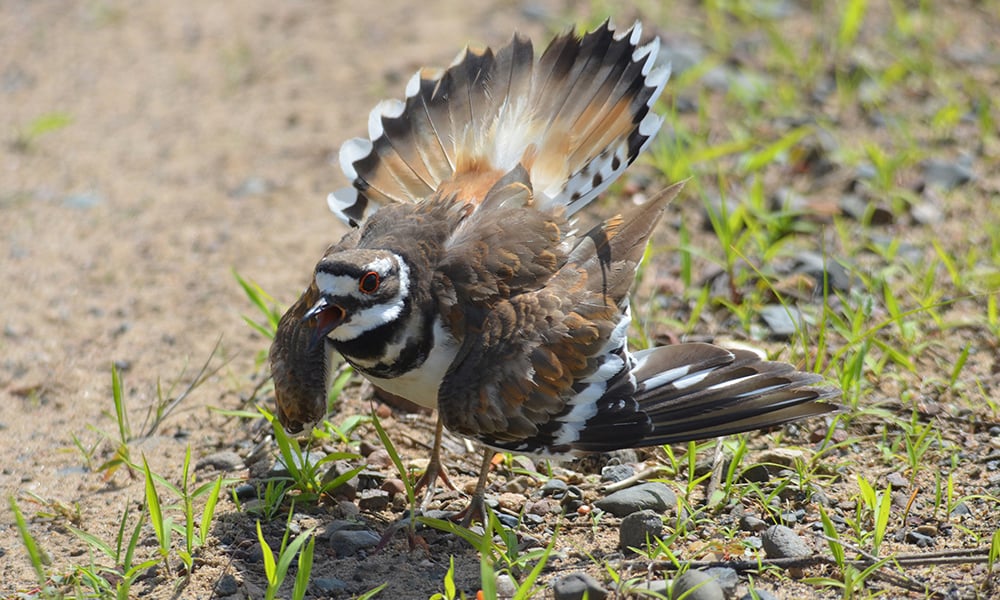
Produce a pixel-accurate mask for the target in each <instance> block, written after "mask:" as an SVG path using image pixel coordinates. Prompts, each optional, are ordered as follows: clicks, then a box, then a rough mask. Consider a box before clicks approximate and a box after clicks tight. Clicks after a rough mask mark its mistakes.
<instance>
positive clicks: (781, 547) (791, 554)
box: [761, 525, 812, 558]
mask: <svg viewBox="0 0 1000 600" xmlns="http://www.w3.org/2000/svg"><path fill="white" fill-rule="evenodd" d="M761 544H762V546H763V547H764V552H765V553H766V554H767V557H768V558H805V557H807V556H811V555H812V549H811V548H809V545H808V544H806V542H805V540H803V539H802V538H801V537H799V534H797V533H795V532H794V531H792V530H791V529H789V528H788V527H785V526H784V525H772V526H771V527H768V528H767V530H765V531H764V533H762V534H761Z"/></svg>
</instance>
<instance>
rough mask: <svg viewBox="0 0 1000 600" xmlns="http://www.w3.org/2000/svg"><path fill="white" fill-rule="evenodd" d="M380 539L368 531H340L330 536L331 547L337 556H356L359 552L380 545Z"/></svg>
mask: <svg viewBox="0 0 1000 600" xmlns="http://www.w3.org/2000/svg"><path fill="white" fill-rule="evenodd" d="M378 542H379V537H378V536H377V535H376V534H375V532H373V531H369V530H367V529H340V530H338V531H335V532H333V534H332V535H331V536H330V547H331V548H333V551H334V552H336V553H337V556H338V557H340V558H342V557H344V556H354V555H355V554H357V553H358V551H359V550H364V549H365V548H373V547H375V546H376V545H378Z"/></svg>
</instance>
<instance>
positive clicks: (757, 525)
mask: <svg viewBox="0 0 1000 600" xmlns="http://www.w3.org/2000/svg"><path fill="white" fill-rule="evenodd" d="M740 529H742V530H743V531H753V532H755V533H759V532H761V531H764V530H765V529H767V522H766V521H764V520H763V519H758V518H757V517H755V516H753V515H743V516H742V517H740Z"/></svg>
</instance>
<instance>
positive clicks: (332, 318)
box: [302, 298, 347, 350]
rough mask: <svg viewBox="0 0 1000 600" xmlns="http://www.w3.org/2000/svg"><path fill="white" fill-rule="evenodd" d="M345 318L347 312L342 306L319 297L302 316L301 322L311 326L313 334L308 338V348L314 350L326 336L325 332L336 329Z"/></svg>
mask: <svg viewBox="0 0 1000 600" xmlns="http://www.w3.org/2000/svg"><path fill="white" fill-rule="evenodd" d="M346 318H347V312H346V311H344V309H343V308H342V307H340V306H337V305H336V304H333V303H331V302H330V301H329V300H327V299H326V298H320V299H319V301H317V302H316V304H314V305H313V307H312V308H310V309H309V312H307V313H306V314H305V316H304V317H302V322H303V323H307V324H310V325H311V326H312V327H313V334H312V336H311V337H310V338H309V350H314V349H315V348H316V346H317V345H318V344H319V343H320V341H322V339H323V338H325V337H326V334H328V333H330V332H331V331H333V330H334V329H336V328H337V326H339V325H340V324H341V323H343V322H344V320H345V319H346ZM310 321H311V322H312V323H310Z"/></svg>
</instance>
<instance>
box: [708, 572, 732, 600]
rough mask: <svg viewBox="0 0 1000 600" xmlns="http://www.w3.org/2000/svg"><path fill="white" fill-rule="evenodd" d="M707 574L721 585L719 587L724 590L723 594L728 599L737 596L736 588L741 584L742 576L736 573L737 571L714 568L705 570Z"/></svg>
mask: <svg viewBox="0 0 1000 600" xmlns="http://www.w3.org/2000/svg"><path fill="white" fill-rule="evenodd" d="M705 572H706V573H708V575H709V576H710V577H711V578H712V579H714V580H715V582H716V583H718V584H719V587H721V588H722V593H724V594H725V595H726V597H727V598H732V597H733V596H735V595H736V586H737V585H739V584H740V574H739V573H737V572H736V569H730V568H729V567H712V568H710V569H705Z"/></svg>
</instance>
